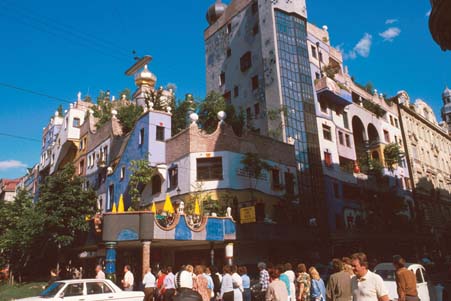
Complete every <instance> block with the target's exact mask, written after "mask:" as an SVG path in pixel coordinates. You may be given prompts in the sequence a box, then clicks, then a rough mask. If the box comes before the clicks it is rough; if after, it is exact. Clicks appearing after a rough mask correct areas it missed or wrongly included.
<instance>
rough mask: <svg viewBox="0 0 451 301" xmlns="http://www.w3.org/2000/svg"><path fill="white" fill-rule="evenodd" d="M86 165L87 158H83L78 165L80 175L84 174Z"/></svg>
mask: <svg viewBox="0 0 451 301" xmlns="http://www.w3.org/2000/svg"><path fill="white" fill-rule="evenodd" d="M84 167H85V160H81V161H80V163H79V165H78V174H79V175H82V174H83V170H84Z"/></svg>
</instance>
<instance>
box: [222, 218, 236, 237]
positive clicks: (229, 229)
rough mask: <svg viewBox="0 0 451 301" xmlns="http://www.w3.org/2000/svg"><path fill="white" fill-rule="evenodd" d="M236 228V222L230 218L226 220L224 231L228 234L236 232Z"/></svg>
mask: <svg viewBox="0 0 451 301" xmlns="http://www.w3.org/2000/svg"><path fill="white" fill-rule="evenodd" d="M235 232H236V228H235V223H234V222H232V221H231V220H230V219H225V220H224V233H225V234H226V235H230V234H235Z"/></svg>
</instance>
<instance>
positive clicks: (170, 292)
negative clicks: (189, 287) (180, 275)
mask: <svg viewBox="0 0 451 301" xmlns="http://www.w3.org/2000/svg"><path fill="white" fill-rule="evenodd" d="M166 272H167V273H168V274H167V275H166V277H164V282H163V289H164V301H172V299H173V298H174V294H175V276H174V274H173V273H172V267H171V266H168V267H166Z"/></svg>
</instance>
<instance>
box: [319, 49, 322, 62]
mask: <svg viewBox="0 0 451 301" xmlns="http://www.w3.org/2000/svg"><path fill="white" fill-rule="evenodd" d="M318 56H319V61H320V62H321V63H322V62H323V53H322V52H321V51H319V52H318Z"/></svg>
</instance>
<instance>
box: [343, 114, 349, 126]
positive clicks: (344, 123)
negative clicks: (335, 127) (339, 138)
mask: <svg viewBox="0 0 451 301" xmlns="http://www.w3.org/2000/svg"><path fill="white" fill-rule="evenodd" d="M343 126H344V127H345V129H348V130H349V121H348V112H343Z"/></svg>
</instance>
